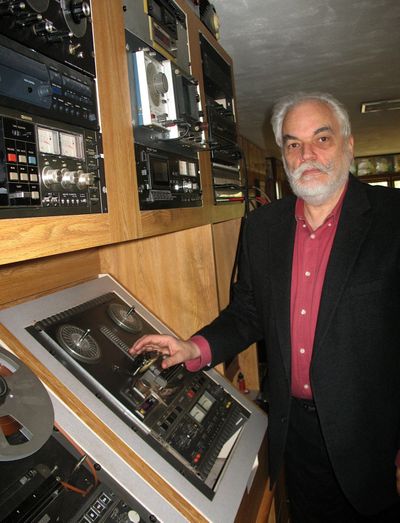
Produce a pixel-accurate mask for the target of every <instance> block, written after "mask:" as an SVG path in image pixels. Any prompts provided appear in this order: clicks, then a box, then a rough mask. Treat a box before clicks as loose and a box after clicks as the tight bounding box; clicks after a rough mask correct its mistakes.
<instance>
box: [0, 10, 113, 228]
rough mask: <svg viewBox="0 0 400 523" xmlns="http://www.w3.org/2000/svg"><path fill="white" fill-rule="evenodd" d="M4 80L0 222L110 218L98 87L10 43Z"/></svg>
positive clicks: (0, 85) (3, 41)
mask: <svg viewBox="0 0 400 523" xmlns="http://www.w3.org/2000/svg"><path fill="white" fill-rule="evenodd" d="M1 5H2V4H0V7H1ZM7 5H8V6H10V5H11V4H10V3H7ZM13 5H14V4H13ZM63 5H64V4H63ZM32 6H35V7H39V5H38V4H36V3H32ZM3 7H4V6H3ZM59 9H61V7H60V6H59ZM0 76H1V82H0V218H17V217H21V218H22V217H34V216H51V215H68V214H88V213H102V212H107V195H106V185H105V177H104V166H103V155H102V143H101V134H100V132H99V121H98V116H97V99H96V86H95V80H94V79H93V78H92V77H91V76H88V75H87V74H82V73H81V72H79V71H78V70H76V69H73V68H71V67H69V66H66V65H65V64H63V63H59V62H57V61H55V60H53V59H52V58H48V57H47V56H45V55H43V54H40V53H38V52H36V51H34V50H32V49H28V48H27V47H26V46H24V45H22V44H20V43H18V42H16V41H14V40H11V39H10V38H7V37H5V36H3V35H0Z"/></svg>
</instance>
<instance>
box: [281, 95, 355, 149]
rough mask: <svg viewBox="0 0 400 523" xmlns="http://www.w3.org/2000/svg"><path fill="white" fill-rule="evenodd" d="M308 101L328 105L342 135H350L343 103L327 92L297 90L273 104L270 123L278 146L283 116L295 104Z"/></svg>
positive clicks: (345, 136)
mask: <svg viewBox="0 0 400 523" xmlns="http://www.w3.org/2000/svg"><path fill="white" fill-rule="evenodd" d="M308 101H316V102H321V103H325V104H326V105H328V106H329V107H330V108H331V109H332V110H333V112H334V113H335V115H336V117H337V119H338V122H339V125H340V129H341V132H342V135H343V137H344V138H348V137H349V136H350V135H351V126H350V119H349V115H348V113H347V110H346V108H345V107H344V105H342V104H341V103H340V102H339V101H338V100H336V98H334V97H333V96H332V95H331V94H329V93H320V92H311V93H307V92H298V93H294V94H289V95H287V96H283V97H282V98H280V99H279V100H277V101H276V103H275V104H274V107H273V110H272V117H271V125H272V129H273V131H274V135H275V141H276V143H277V144H278V146H279V147H282V138H283V137H282V126H283V120H284V119H285V116H286V115H287V113H288V112H289V111H290V110H291V109H293V108H294V107H296V106H297V105H299V104H301V103H303V102H308Z"/></svg>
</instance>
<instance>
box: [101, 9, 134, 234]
mask: <svg viewBox="0 0 400 523" xmlns="http://www.w3.org/2000/svg"><path fill="white" fill-rule="evenodd" d="M92 17H93V30H94V37H95V54H96V74H97V84H98V92H99V107H100V115H101V122H102V133H103V148H104V165H105V173H106V181H107V194H108V204H109V213H110V222H111V223H110V225H111V231H110V236H111V238H110V239H111V240H112V241H117V240H126V239H129V238H136V237H137V236H138V235H139V233H140V231H139V220H138V212H139V203H138V195H137V182H136V165H135V155H134V147H133V129H132V116H131V105H130V93H129V82H128V64H127V55H126V48H125V30H124V18H123V10H122V2H121V1H120V0H113V1H112V2H110V1H109V0H96V1H95V2H93V3H92Z"/></svg>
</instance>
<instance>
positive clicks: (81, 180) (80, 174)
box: [76, 170, 95, 190]
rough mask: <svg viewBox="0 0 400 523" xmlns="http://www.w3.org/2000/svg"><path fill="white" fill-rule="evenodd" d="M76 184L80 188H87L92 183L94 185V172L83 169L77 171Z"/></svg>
mask: <svg viewBox="0 0 400 523" xmlns="http://www.w3.org/2000/svg"><path fill="white" fill-rule="evenodd" d="M76 174H77V178H76V185H77V186H78V189H81V190H82V189H86V188H87V187H89V186H90V185H94V180H95V176H94V173H85V172H84V171H82V170H79V171H77V173H76Z"/></svg>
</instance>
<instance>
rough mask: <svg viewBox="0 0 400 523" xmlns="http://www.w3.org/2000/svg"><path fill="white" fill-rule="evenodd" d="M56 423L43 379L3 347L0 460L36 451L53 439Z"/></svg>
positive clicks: (0, 391) (0, 363)
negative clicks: (51, 436)
mask: <svg viewBox="0 0 400 523" xmlns="http://www.w3.org/2000/svg"><path fill="white" fill-rule="evenodd" d="M53 424H54V411H53V405H52V403H51V400H50V396H49V395H48V393H47V391H46V389H45V388H44V386H43V385H42V383H41V382H40V380H39V379H38V378H37V377H36V376H35V375H34V374H33V372H32V371H31V370H30V369H29V368H28V367H27V366H26V365H25V364H24V363H22V361H21V360H19V359H18V358H17V357H16V356H14V355H13V354H11V353H10V352H9V351H7V350H6V349H4V348H3V347H1V346H0V461H15V460H18V459H22V458H26V457H27V456H30V455H31V454H34V453H35V452H36V451H37V450H39V449H40V448H41V447H42V446H43V445H44V444H45V443H46V441H47V440H48V439H49V437H50V435H51V433H52V430H53Z"/></svg>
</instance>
